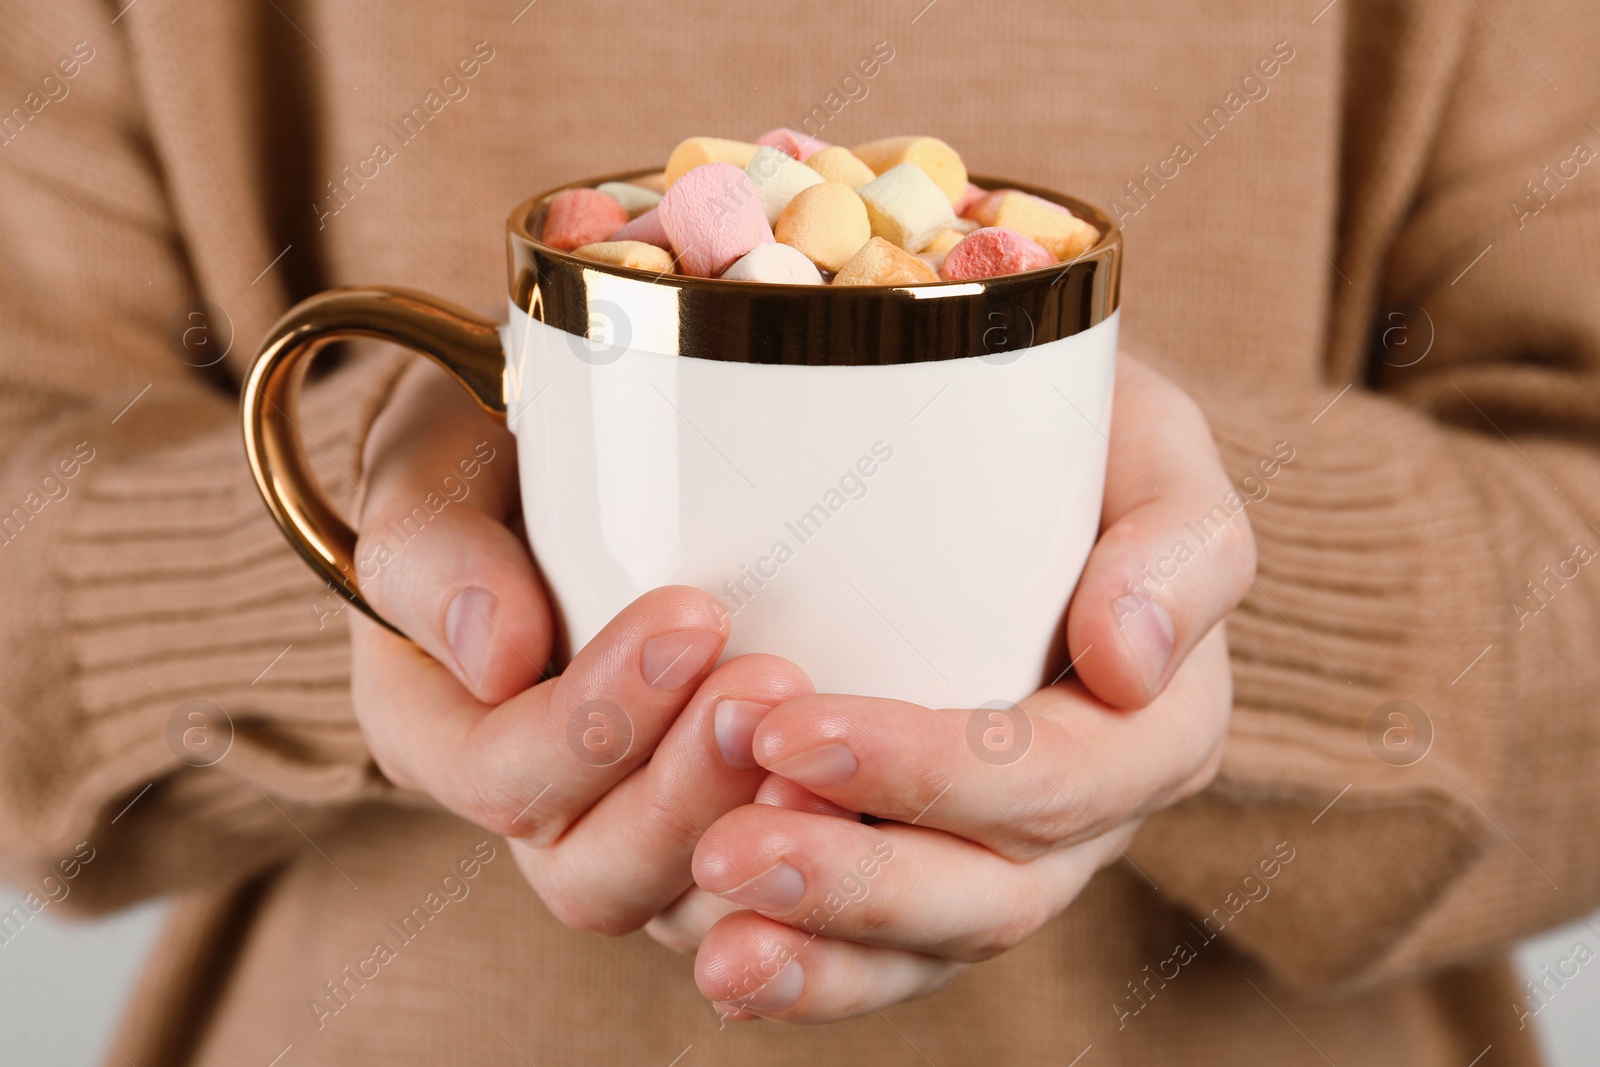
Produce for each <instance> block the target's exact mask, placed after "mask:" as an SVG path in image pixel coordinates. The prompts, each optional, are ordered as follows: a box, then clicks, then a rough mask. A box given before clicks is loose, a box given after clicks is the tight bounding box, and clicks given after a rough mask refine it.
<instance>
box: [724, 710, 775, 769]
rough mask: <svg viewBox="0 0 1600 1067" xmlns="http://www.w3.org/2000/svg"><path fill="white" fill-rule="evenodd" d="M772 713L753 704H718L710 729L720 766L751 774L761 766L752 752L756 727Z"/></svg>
mask: <svg viewBox="0 0 1600 1067" xmlns="http://www.w3.org/2000/svg"><path fill="white" fill-rule="evenodd" d="M771 710H772V709H771V708H770V707H768V706H767V705H766V704H757V703H756V702H755V701H753V700H723V701H719V702H718V703H717V710H716V713H715V716H714V721H713V725H714V726H715V729H716V734H717V749H718V750H719V751H720V752H721V753H722V762H723V763H726V764H727V765H728V766H730V767H732V768H733V769H734V770H736V771H753V770H755V769H756V768H757V767H759V766H761V765H760V764H759V763H757V762H756V757H755V754H754V752H753V751H752V750H751V747H750V743H751V740H752V739H753V738H754V737H755V735H756V727H757V726H758V725H760V723H761V720H762V719H763V718H764V717H765V716H766V714H767V712H769V711H771Z"/></svg>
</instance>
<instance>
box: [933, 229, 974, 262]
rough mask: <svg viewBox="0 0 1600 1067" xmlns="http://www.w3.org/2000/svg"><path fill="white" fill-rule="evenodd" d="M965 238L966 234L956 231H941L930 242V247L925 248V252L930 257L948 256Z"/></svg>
mask: <svg viewBox="0 0 1600 1067" xmlns="http://www.w3.org/2000/svg"><path fill="white" fill-rule="evenodd" d="M965 236H966V234H964V233H962V232H961V231H960V230H956V229H948V230H940V231H939V232H938V233H937V234H935V235H934V238H933V240H932V241H929V242H928V247H926V248H924V249H923V251H924V252H926V253H927V254H928V255H930V256H947V255H949V254H950V250H951V249H952V248H954V247H955V246H956V245H958V244H960V243H961V239H962V238H963V237H965Z"/></svg>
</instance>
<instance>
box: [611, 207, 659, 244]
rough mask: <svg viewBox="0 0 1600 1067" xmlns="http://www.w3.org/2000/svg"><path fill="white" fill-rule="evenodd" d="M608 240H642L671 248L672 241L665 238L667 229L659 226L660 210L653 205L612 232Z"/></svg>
mask: <svg viewBox="0 0 1600 1067" xmlns="http://www.w3.org/2000/svg"><path fill="white" fill-rule="evenodd" d="M608 240H612V241H643V242H644V243H645V244H651V245H655V246H656V247H657V248H665V249H667V250H668V251H671V249H672V242H671V241H669V240H667V231H666V230H664V229H663V228H662V226H661V210H660V208H655V207H653V208H651V209H650V210H649V211H646V212H645V213H644V214H643V215H640V216H639V217H638V218H636V219H634V220H633V221H632V222H630V223H628V224H627V225H626V226H624V227H622V229H620V230H618V231H617V232H616V233H614V234H612V235H611V236H610V237H609V238H608Z"/></svg>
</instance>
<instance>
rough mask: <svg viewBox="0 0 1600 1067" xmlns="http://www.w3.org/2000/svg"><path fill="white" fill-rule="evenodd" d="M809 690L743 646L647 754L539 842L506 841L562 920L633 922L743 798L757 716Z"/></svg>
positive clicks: (646, 915) (673, 883)
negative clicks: (561, 829) (556, 833)
mask: <svg viewBox="0 0 1600 1067" xmlns="http://www.w3.org/2000/svg"><path fill="white" fill-rule="evenodd" d="M811 692H812V686H811V682H810V680H809V679H807V678H806V676H805V674H804V673H803V672H802V671H801V670H800V668H798V667H796V666H795V665H794V664H792V663H790V662H788V661H787V660H783V659H779V658H778V657H777V656H765V655H749V656H741V657H739V658H738V659H734V660H730V661H729V662H727V663H724V664H723V665H722V666H720V667H718V668H717V669H716V670H715V671H713V672H712V674H711V676H710V677H709V678H707V679H706V680H705V681H704V682H703V683H702V684H701V685H700V687H699V689H698V690H697V691H696V692H695V694H694V696H693V698H692V699H690V701H689V702H688V704H687V706H686V707H685V708H684V710H683V712H682V713H681V714H680V715H679V717H678V718H677V720H676V721H675V722H673V724H672V726H671V728H670V729H668V730H667V733H666V736H665V737H663V738H662V740H661V743H660V744H659V745H658V746H656V750H655V753H654V754H653V755H652V756H651V757H650V760H649V762H648V763H646V764H644V765H643V766H641V767H640V768H639V769H638V770H636V771H634V772H633V773H632V774H630V775H629V776H628V777H627V778H626V779H624V780H623V781H622V782H621V783H619V784H618V785H617V786H616V787H615V788H613V789H612V790H611V791H610V792H609V793H607V794H606V795H605V796H603V797H601V798H600V799H599V800H598V801H596V803H595V804H594V806H593V807H591V808H590V809H589V810H588V811H587V812H586V813H585V814H584V815H583V816H582V817H581V818H580V819H578V820H577V821H576V822H575V823H573V824H572V826H571V827H570V828H569V829H568V830H567V832H566V833H565V834H563V835H562V836H561V838H560V840H559V841H557V842H556V843H555V844H553V845H550V846H548V847H545V848H533V847H529V846H523V847H515V846H514V848H513V852H514V854H515V855H516V856H517V862H518V865H519V866H520V867H521V868H522V872H523V874H524V875H525V876H526V877H527V879H528V881H529V882H530V883H531V884H532V885H533V887H534V888H535V889H536V890H537V891H538V893H539V896H540V898H541V899H542V900H543V901H544V902H545V904H546V905H547V906H548V907H549V908H550V910H551V911H552V912H553V913H554V914H555V915H556V917H557V918H559V919H561V920H562V921H563V922H565V923H566V924H567V925H569V926H574V927H577V928H578V929H582V930H588V931H591V932H594V933H601V934H609V935H619V934H625V933H629V932H631V931H633V930H637V929H638V928H639V927H641V926H643V925H644V924H645V923H647V922H649V921H650V919H651V918H653V917H654V916H655V915H656V914H657V913H658V912H660V911H661V910H662V909H663V908H665V907H667V906H668V905H669V904H671V903H672V901H673V900H674V899H676V898H677V897H679V896H680V895H681V894H682V893H683V892H684V891H685V890H687V889H688V888H689V887H690V886H692V885H693V884H694V879H693V877H692V876H691V875H690V873H689V860H690V858H691V857H692V856H693V855H694V848H695V843H696V842H697V841H699V839H700V836H701V834H702V833H704V831H705V828H706V827H708V826H710V825H711V824H712V823H713V822H715V821H716V820H717V818H719V817H720V816H722V815H723V814H725V813H726V812H728V811H731V810H732V809H734V808H736V807H739V806H741V805H743V804H747V803H749V802H750V800H751V798H752V797H754V796H755V794H756V790H757V787H758V786H759V785H760V784H761V782H762V780H763V779H764V778H766V777H767V772H766V771H765V770H763V769H762V768H761V767H760V766H759V765H758V764H757V763H756V761H755V760H754V759H753V758H752V756H751V753H750V735H751V733H753V731H754V729H755V725H756V723H757V722H758V721H759V719H760V717H761V716H762V715H764V714H766V713H767V712H769V711H771V709H772V708H774V707H776V706H777V705H779V704H781V703H783V702H784V701H785V700H789V699H792V698H794V697H797V696H802V695H806V694H809V693H811Z"/></svg>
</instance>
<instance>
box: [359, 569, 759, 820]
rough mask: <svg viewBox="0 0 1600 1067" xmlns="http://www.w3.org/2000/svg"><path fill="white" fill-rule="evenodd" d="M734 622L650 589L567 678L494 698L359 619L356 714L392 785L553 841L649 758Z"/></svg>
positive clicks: (697, 599)
mask: <svg viewBox="0 0 1600 1067" xmlns="http://www.w3.org/2000/svg"><path fill="white" fill-rule="evenodd" d="M726 621H727V613H726V611H724V610H722V609H721V607H720V606H719V605H718V604H717V602H716V601H715V600H714V599H713V598H712V597H711V596H709V595H708V594H706V593H704V592H701V591H700V590H698V589H690V588H688V587H685V586H669V587H666V588H663V589H656V590H652V591H651V592H649V593H646V594H645V595H644V596H642V597H640V598H639V599H638V600H636V601H634V602H633V603H632V604H630V605H629V606H628V607H627V608H625V609H623V611H622V612H621V613H620V614H619V615H618V616H617V617H616V618H615V619H613V620H612V621H611V622H610V623H608V624H607V625H606V627H605V629H603V630H601V632H600V634H599V635H598V636H597V637H595V639H594V640H593V641H591V642H589V644H588V645H586V646H584V648H583V649H582V650H580V651H579V652H578V654H577V655H576V656H574V657H573V660H572V663H571V664H570V665H569V666H568V667H567V669H566V671H564V672H563V673H562V674H561V675H560V676H559V677H558V678H555V679H552V680H550V681H548V682H544V683H542V684H540V685H538V686H535V687H534V688H533V689H530V690H526V691H525V692H522V693H519V694H517V695H516V696H514V697H512V698H511V699H510V700H508V701H506V702H504V703H503V704H500V705H499V706H496V707H490V706H487V705H484V704H481V703H479V702H478V701H476V700H473V699H472V698H471V696H470V695H469V694H467V693H464V692H463V691H462V689H461V687H460V686H459V684H457V682H456V681H455V679H454V678H453V677H452V676H451V675H450V674H449V672H447V671H446V670H445V669H444V668H443V667H441V666H440V665H439V664H438V663H437V662H435V661H434V660H433V659H432V658H430V657H429V656H428V655H427V654H426V653H425V652H423V651H422V650H421V649H419V648H417V646H415V645H413V644H412V643H411V642H409V641H404V640H402V639H400V638H397V637H395V636H394V635H393V634H391V633H389V632H388V631H387V630H383V629H381V628H380V627H378V626H377V625H376V624H374V623H371V622H369V621H367V620H365V619H359V620H357V621H356V622H355V623H353V624H352V633H353V635H354V666H355V669H354V672H353V688H354V694H355V705H356V710H357V717H358V719H359V720H360V722H361V728H362V732H363V733H364V735H365V736H366V738H367V742H368V745H369V747H370V748H371V750H372V754H373V757H374V759H376V760H377V761H378V765H379V767H380V768H381V769H382V770H383V771H384V772H385V773H386V774H388V775H389V776H390V778H391V779H393V780H395V781H396V782H397V784H400V785H402V786H406V787H410V788H417V789H422V790H424V791H426V792H428V793H429V794H431V795H432V796H433V797H434V798H435V799H437V800H438V801H439V802H440V803H441V804H443V805H444V806H445V807H447V808H449V809H450V810H451V811H454V812H456V813H457V814H459V815H462V816H463V817H465V818H467V819H470V820H472V821H473V822H475V823H477V824H479V825H480V826H483V827H485V828H487V829H489V830H491V831H493V832H495V833H498V834H501V835H503V836H506V837H522V838H527V839H529V840H530V841H532V842H533V843H535V844H548V843H549V842H551V841H554V840H555V839H557V838H558V837H560V835H561V834H562V833H563V832H564V831H565V830H566V828H567V827H568V826H569V825H571V823H572V822H573V821H574V820H575V819H577V817H578V816H580V815H581V814H582V813H583V812H584V811H586V810H587V809H588V808H589V806H590V805H591V804H593V803H594V801H595V800H596V799H598V798H599V797H600V796H602V795H604V794H605V793H606V792H607V791H608V790H609V789H611V788H612V787H613V786H614V785H616V783H617V782H619V781H621V780H622V779H624V778H626V777H627V776H628V775H629V774H630V773H631V772H632V771H633V770H634V769H635V768H636V767H638V766H639V765H641V764H642V763H644V762H645V760H647V759H648V758H649V757H650V754H651V752H653V751H654V749H655V747H656V745H657V744H658V743H659V741H660V740H661V738H662V736H663V735H664V734H665V733H666V732H667V729H668V727H669V726H670V725H671V724H672V721H673V720H674V719H675V718H676V717H677V715H678V713H679V712H680V711H681V710H682V708H683V706H684V704H685V703H686V702H687V701H688V700H689V699H690V698H691V697H692V696H693V695H694V692H695V687H696V686H697V685H698V684H699V683H700V682H701V681H703V680H704V679H705V677H706V676H707V675H708V674H710V673H711V668H712V665H713V664H714V663H715V662H716V659H717V656H718V655H719V654H720V653H721V651H722V646H723V643H724V642H725V641H726V639H727V626H726Z"/></svg>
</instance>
